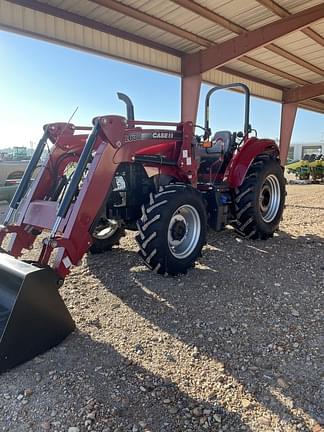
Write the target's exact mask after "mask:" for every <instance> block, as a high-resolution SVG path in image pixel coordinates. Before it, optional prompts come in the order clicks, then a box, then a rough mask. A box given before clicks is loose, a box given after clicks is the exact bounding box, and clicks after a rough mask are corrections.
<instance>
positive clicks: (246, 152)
mask: <svg viewBox="0 0 324 432" xmlns="http://www.w3.org/2000/svg"><path fill="white" fill-rule="evenodd" d="M262 153H270V154H273V155H274V156H276V157H279V147H278V146H277V144H276V143H275V141H273V140H270V139H258V138H256V137H252V138H248V139H247V140H246V141H245V142H244V144H243V145H242V146H241V147H240V148H239V149H238V150H236V152H235V153H234V155H233V157H232V159H231V161H230V163H229V164H228V166H227V168H226V171H225V174H224V181H226V182H227V183H228V184H229V186H230V187H231V188H236V187H239V186H241V184H242V183H243V181H244V178H245V176H246V173H247V171H248V169H249V168H250V165H251V164H252V162H253V160H254V159H255V158H256V157H257V156H258V155H260V154H262Z"/></svg>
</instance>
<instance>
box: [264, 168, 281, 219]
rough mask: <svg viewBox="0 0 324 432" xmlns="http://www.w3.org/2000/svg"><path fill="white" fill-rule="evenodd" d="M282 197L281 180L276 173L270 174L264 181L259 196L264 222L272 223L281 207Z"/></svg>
mask: <svg viewBox="0 0 324 432" xmlns="http://www.w3.org/2000/svg"><path fill="white" fill-rule="evenodd" d="M280 199H281V191H280V183H279V180H278V178H277V177H276V176H275V175H274V174H270V175H268V177H266V179H265V180H264V182H263V185H262V187H261V191H260V197H259V203H260V211H261V217H262V219H263V221H264V222H266V223H270V222H272V221H273V220H274V219H275V217H276V216H277V213H278V210H279V207H280V201H281V200H280Z"/></svg>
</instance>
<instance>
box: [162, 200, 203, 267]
mask: <svg viewBox="0 0 324 432" xmlns="http://www.w3.org/2000/svg"><path fill="white" fill-rule="evenodd" d="M200 232H201V222H200V217H199V213H198V211H197V210H196V209H195V208H194V207H192V206H190V205H183V206H181V207H179V208H178V209H177V210H176V211H175V212H174V213H173V215H172V217H171V220H170V223H169V227H168V246H169V249H170V252H171V253H172V255H173V256H174V257H176V258H178V259H184V258H187V257H188V256H189V255H190V254H191V253H192V252H193V251H194V249H195V248H196V246H197V244H198V242H199V237H200Z"/></svg>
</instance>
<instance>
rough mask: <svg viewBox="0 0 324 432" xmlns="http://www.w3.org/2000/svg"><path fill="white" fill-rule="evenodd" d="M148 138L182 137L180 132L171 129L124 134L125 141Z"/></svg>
mask: <svg viewBox="0 0 324 432" xmlns="http://www.w3.org/2000/svg"><path fill="white" fill-rule="evenodd" d="M150 139H160V140H161V139H162V140H164V139H167V140H169V139H182V133H181V132H173V131H170V132H169V131H156V132H142V133H133V134H129V135H126V136H125V142H126V143H127V142H131V141H140V140H150Z"/></svg>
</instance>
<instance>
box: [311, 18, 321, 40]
mask: <svg viewBox="0 0 324 432" xmlns="http://www.w3.org/2000/svg"><path fill="white" fill-rule="evenodd" d="M312 29H313V30H315V31H316V32H317V33H319V34H320V35H321V36H323V37H324V20H321V21H318V22H317V23H316V24H312Z"/></svg>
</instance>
